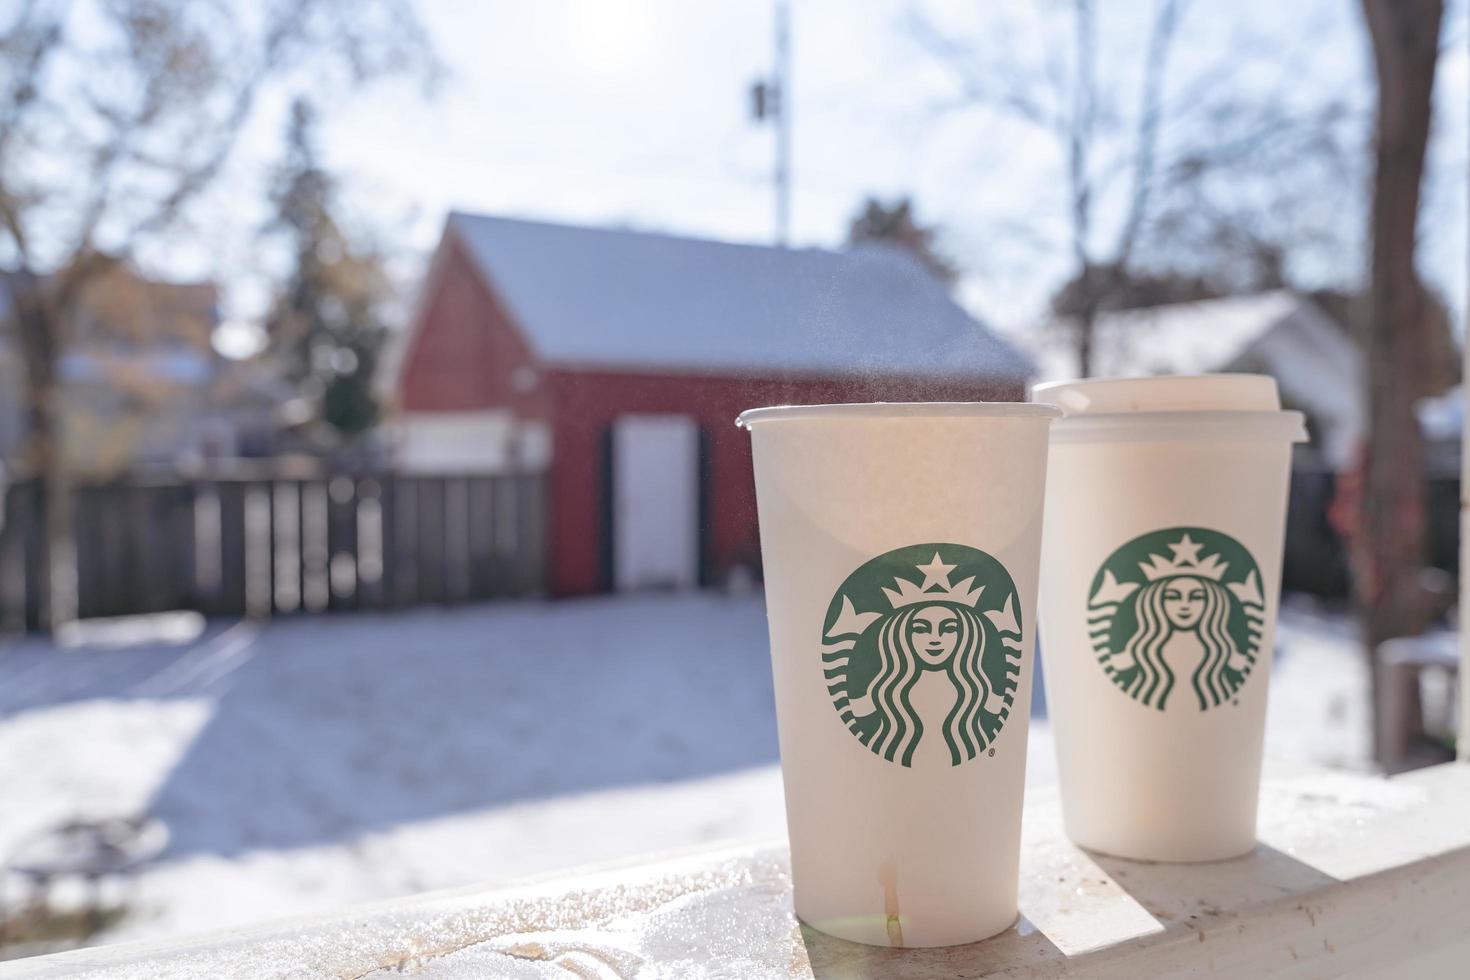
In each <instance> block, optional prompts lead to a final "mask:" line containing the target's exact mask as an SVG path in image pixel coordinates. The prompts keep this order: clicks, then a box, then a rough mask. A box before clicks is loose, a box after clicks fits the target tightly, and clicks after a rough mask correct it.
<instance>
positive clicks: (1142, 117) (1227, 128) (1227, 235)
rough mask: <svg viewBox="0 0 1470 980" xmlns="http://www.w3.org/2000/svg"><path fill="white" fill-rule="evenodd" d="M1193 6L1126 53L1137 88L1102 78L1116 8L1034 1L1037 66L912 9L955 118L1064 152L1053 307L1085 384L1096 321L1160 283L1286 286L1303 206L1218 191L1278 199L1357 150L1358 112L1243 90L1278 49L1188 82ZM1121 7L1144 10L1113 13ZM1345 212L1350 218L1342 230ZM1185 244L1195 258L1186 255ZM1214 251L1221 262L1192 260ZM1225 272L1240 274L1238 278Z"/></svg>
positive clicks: (1150, 22)
mask: <svg viewBox="0 0 1470 980" xmlns="http://www.w3.org/2000/svg"><path fill="white" fill-rule="evenodd" d="M1189 6H1190V5H1189V3H1188V0H1155V3H1154V4H1153V6H1152V8H1151V13H1150V16H1149V17H1148V18H1147V20H1146V25H1145V27H1144V28H1143V33H1142V34H1141V35H1140V36H1139V42H1140V43H1139V44H1138V45H1137V46H1136V47H1133V48H1129V49H1128V61H1129V63H1130V64H1132V63H1134V62H1136V63H1138V64H1139V66H1140V70H1139V74H1138V76H1137V87H1136V89H1134V88H1132V87H1131V86H1129V88H1128V89H1127V91H1126V92H1125V91H1124V89H1123V87H1122V86H1120V85H1119V84H1117V82H1116V80H1115V79H1114V78H1111V77H1105V76H1104V74H1103V72H1102V68H1101V66H1100V61H1101V59H1102V51H1103V47H1102V45H1100V39H1099V29H1098V17H1099V11H1100V10H1101V9H1102V8H1101V7H1100V6H1099V5H1097V4H1096V3H1095V2H1094V0H1069V2H1066V3H1056V4H1045V3H1042V2H1040V0H1033V3H1032V4H1030V5H1029V10H1030V13H1031V14H1032V15H1034V16H1035V18H1036V19H1037V21H1038V22H1039V24H1040V31H1041V34H1042V38H1043V39H1042V41H1041V43H1040V44H1039V45H1038V47H1039V48H1040V49H1041V50H1042V52H1043V54H1042V55H1041V56H1040V60H1039V63H1038V62H1036V61H1034V60H1033V61H1032V62H1027V61H1025V60H1024V59H1023V57H1022V56H1021V55H1019V54H1017V52H1016V51H1015V50H1014V49H1015V48H1016V47H1017V45H1016V44H1015V43H1014V39H1013V38H1012V37H1011V36H1009V33H1008V32H1007V31H1006V30H1005V29H1004V25H1002V26H1001V28H1000V29H997V28H996V26H995V25H988V26H987V36H985V37H982V38H973V37H964V36H957V35H956V33H955V32H953V31H951V30H946V29H944V28H942V27H940V26H938V25H937V24H936V23H935V22H934V21H933V20H932V19H931V18H930V17H929V16H928V15H927V14H925V13H924V11H923V9H922V8H921V7H915V8H913V9H912V10H911V12H910V16H909V25H910V33H911V34H912V36H913V37H914V38H915V40H916V41H917V42H918V43H919V44H920V45H922V46H923V47H924V48H925V50H927V51H928V52H930V53H931V54H932V55H933V56H934V57H935V58H936V59H938V61H939V62H940V63H941V64H943V65H945V66H947V67H948V68H949V69H950V70H951V73H952V76H953V78H954V80H955V82H956V85H957V88H958V93H959V94H958V100H957V103H956V106H957V107H959V108H974V107H981V108H985V109H988V110H990V111H992V112H995V113H999V114H1001V115H1002V116H1003V117H1004V118H1005V119H1007V120H1010V121H1014V122H1019V123H1020V124H1022V125H1023V126H1025V127H1027V128H1029V129H1031V130H1032V131H1034V132H1039V133H1041V134H1042V135H1043V136H1044V137H1045V138H1046V139H1048V140H1050V141H1051V142H1052V145H1053V146H1054V147H1055V148H1056V151H1057V152H1056V154H1055V158H1056V160H1057V161H1058V164H1059V166H1058V169H1057V178H1058V179H1057V183H1058V184H1059V185H1061V186H1064V187H1065V189H1066V194H1065V206H1064V210H1065V226H1066V236H1067V248H1068V251H1069V252H1070V254H1071V260H1072V261H1071V265H1072V272H1071V274H1070V275H1069V276H1068V279H1067V282H1066V284H1065V286H1064V287H1063V288H1062V289H1060V290H1058V292H1057V303H1056V304H1055V306H1056V311H1057V312H1058V313H1060V314H1064V315H1065V316H1067V317H1068V318H1069V321H1070V325H1071V327H1072V330H1073V335H1072V339H1073V342H1074V343H1075V347H1076V351H1077V362H1078V369H1079V373H1080V374H1081V375H1083V376H1086V375H1089V374H1091V373H1092V369H1093V365H1094V360H1095V358H1094V353H1095V352H1094V344H1095V325H1096V321H1097V317H1098V314H1099V313H1100V312H1102V311H1104V310H1106V309H1109V308H1112V307H1113V306H1115V305H1116V304H1117V302H1119V301H1121V300H1124V299H1126V298H1127V297H1128V296H1129V295H1132V294H1133V293H1135V292H1136V291H1137V289H1136V284H1137V282H1139V281H1140V280H1142V279H1147V278H1148V277H1149V276H1150V275H1154V276H1156V277H1159V276H1160V274H1175V275H1178V276H1182V277H1184V278H1191V277H1192V278H1194V279H1197V280H1199V281H1201V282H1208V283H1218V284H1219V288H1230V286H1231V285H1232V284H1238V285H1241V286H1244V287H1245V288H1253V287H1256V286H1258V285H1260V284H1278V283H1279V282H1280V281H1281V280H1282V279H1283V278H1284V271H1283V266H1284V258H1283V252H1284V250H1285V248H1286V247H1287V243H1286V241H1285V239H1287V238H1292V239H1296V238H1298V237H1300V236H1302V235H1304V234H1307V233H1308V231H1309V226H1308V225H1307V224H1306V223H1304V222H1298V223H1296V224H1295V225H1289V224H1288V225H1281V224H1279V222H1278V224H1276V225H1274V226H1273V224H1272V221H1271V219H1272V216H1273V215H1275V214H1279V213H1281V212H1282V211H1283V210H1287V211H1288V212H1289V210H1290V209H1283V207H1282V203H1283V202H1282V201H1281V200H1280V199H1279V197H1278V199H1276V200H1271V201H1264V200H1253V199H1252V196H1251V195H1246V194H1240V193H1237V194H1235V195H1234V196H1233V198H1232V197H1231V195H1228V194H1227V195H1223V197H1224V198H1226V199H1227V200H1226V202H1225V203H1223V204H1222V202H1221V200H1220V199H1219V198H1220V197H1221V196H1217V195H1214V194H1212V193H1211V190H1212V188H1213V187H1214V186H1216V185H1218V184H1221V183H1226V184H1234V185H1236V186H1239V185H1241V184H1243V183H1244V182H1246V181H1248V180H1249V181H1252V182H1253V183H1254V184H1255V185H1257V186H1268V187H1272V188H1276V187H1280V186H1283V184H1284V181H1285V179H1286V177H1285V175H1286V174H1288V173H1290V174H1293V175H1302V174H1305V173H1306V169H1305V168H1307V167H1308V166H1310V167H1312V168H1318V167H1320V166H1321V165H1323V162H1324V161H1326V163H1327V164H1328V165H1331V164H1332V163H1333V162H1334V161H1340V160H1341V158H1342V157H1343V155H1344V154H1343V153H1342V151H1341V137H1342V135H1343V133H1342V130H1343V129H1344V128H1345V127H1344V126H1343V119H1344V116H1345V110H1344V109H1343V107H1342V106H1341V104H1340V103H1338V102H1337V101H1336V100H1334V99H1331V98H1329V99H1327V100H1325V102H1324V103H1323V104H1321V105H1314V106H1311V107H1309V108H1303V109H1295V110H1292V109H1287V108H1284V107H1283V106H1281V105H1280V104H1278V102H1277V101H1276V100H1274V99H1272V98H1268V97H1258V98H1255V99H1249V98H1242V97H1240V96H1239V95H1238V94H1236V92H1235V90H1234V89H1233V88H1232V85H1231V81H1232V79H1233V78H1234V75H1235V73H1236V72H1239V71H1240V70H1241V68H1242V64H1243V63H1244V62H1245V61H1247V60H1251V61H1269V60H1270V56H1269V55H1268V54H1267V53H1266V52H1264V51H1255V52H1251V53H1250V56H1249V57H1247V56H1246V55H1245V54H1243V53H1241V52H1238V51H1229V52H1227V54H1228V57H1224V58H1222V59H1221V61H1220V62H1219V64H1213V63H1212V64H1209V65H1205V66H1203V67H1202V66H1201V64H1200V63H1198V59H1195V60H1194V63H1192V64H1191V65H1189V66H1188V67H1189V68H1190V69H1191V70H1190V72H1189V73H1188V75H1187V76H1186V77H1182V78H1176V77H1175V76H1176V74H1177V73H1176V72H1175V71H1174V61H1175V54H1176V52H1175V48H1176V46H1177V44H1178V40H1179V37H1180V30H1181V25H1182V24H1183V23H1184V20H1185V18H1186V15H1187V14H1188V12H1189ZM1120 9H1129V10H1134V11H1136V9H1137V8H1136V7H1131V6H1130V7H1127V8H1123V7H1113V8H1109V12H1110V13H1112V12H1114V11H1116V10H1120ZM995 16H999V15H998V14H996V15H995ZM1115 47H1117V46H1116V45H1115ZM1283 60H1285V59H1283ZM1281 84H1282V85H1283V86H1285V85H1287V84H1289V80H1288V79H1285V78H1283V79H1282V81H1281ZM1308 182H1309V183H1308ZM1303 183H1304V184H1306V185H1307V186H1304V187H1303V188H1302V190H1304V191H1305V192H1308V193H1311V194H1315V195H1317V196H1318V197H1320V196H1321V189H1322V187H1323V182H1322V180H1321V178H1320V176H1319V175H1317V174H1315V173H1314V174H1312V175H1311V176H1310V177H1309V178H1305V179H1304V181H1303ZM1340 214H1341V209H1340V207H1339V208H1337V210H1336V211H1335V212H1334V213H1333V215H1332V216H1331V218H1330V220H1340ZM1184 242H1188V248H1180V247H1178V246H1179V245H1180V244H1181V243H1184ZM1206 254H1208V256H1209V261H1205V260H1204V259H1203V258H1186V259H1184V260H1183V261H1181V259H1180V256H1181V255H1190V256H1196V257H1202V256H1204V255H1206ZM1225 265H1229V266H1232V267H1234V268H1235V269H1239V270H1241V271H1240V272H1239V273H1235V274H1233V275H1232V274H1231V270H1227V269H1223V268H1221V267H1222V266H1225ZM1161 278H1165V279H1167V278H1169V275H1163V276H1162V277H1161ZM1236 280H1239V283H1235V281H1236ZM1181 281H1182V280H1181Z"/></svg>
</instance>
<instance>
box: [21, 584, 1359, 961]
mask: <svg viewBox="0 0 1470 980" xmlns="http://www.w3.org/2000/svg"><path fill="white" fill-rule="evenodd" d="M159 626H161V627H163V629H161V630H160V629H159V628H156V627H159ZM154 627H155V628H151V629H150V630H147V631H144V632H143V634H142V635H129V634H128V633H127V632H126V631H125V630H123V629H120V628H117V627H113V626H108V627H105V628H99V627H91V626H88V627H85V628H84V629H83V630H82V631H80V632H79V634H78V635H77V636H74V637H71V638H70V642H69V643H68V644H66V646H65V648H64V649H56V648H53V647H51V646H49V645H47V644H45V643H43V642H41V641H38V640H22V641H14V642H12V643H10V644H9V645H8V646H4V645H0V786H3V787H4V788H5V806H4V807H0V861H3V860H4V858H5V857H6V856H7V855H9V854H10V853H11V852H12V850H13V849H14V848H15V847H16V846H18V845H19V844H20V843H21V842H22V841H23V840H25V839H26V838H27V837H28V836H30V835H32V834H35V833H37V832H39V831H43V830H45V829H47V828H49V827H53V826H55V825H57V824H59V823H61V822H63V821H66V820H69V819H75V818H99V817H109V816H134V815H138V814H144V813H146V814H151V815H153V816H156V817H157V818H159V819H160V820H162V821H164V822H165V823H166V824H167V826H168V828H169V831H170V841H169V845H168V849H167V851H166V852H165V853H164V855H163V856H162V857H161V858H160V859H159V860H157V861H155V862H153V863H152V864H151V865H149V866H148V867H147V869H146V870H145V871H144V872H142V873H141V874H140V875H139V877H138V880H137V883H136V887H135V888H134V891H133V894H132V896H131V898H130V901H129V914H128V915H127V917H126V918H124V919H123V920H122V922H121V923H120V924H119V925H118V926H117V927H116V928H114V929H113V930H112V931H111V932H109V933H108V934H107V935H106V937H105V938H106V939H108V940H114V939H125V938H138V937H145V936H146V937H157V936H161V935H170V934H175V933H179V932H184V931H191V930H197V929H204V928H213V927H218V926H225V925H235V924H240V923H244V922H249V921H253V920H259V919H263V918H276V917H281V916H288V915H296V914H302V913H308V912H315V911H322V910H326V909H330V908H333V907H336V906H339V905H342V904H345V903H349V902H361V901H365V900H372V899H379V898H388V897H392V896H397V895H403V894H406V893H410V892H416V891H422V890H425V889H435V888H443V887H448V886H453V885H461V884H469V883H485V882H492V881H504V880H508V879H512V878H518V877H524V876H527V875H534V874H539V873H543V872H547V871H551V870H555V869H559V868H565V867H568V866H572V865H578V864H585V863H589V862H605V861H609V860H614V859H620V858H625V857H630V856H633V855H637V854H642V853H645V852H649V851H654V850H664V849H670V848H679V847H685V846H689V845H696V844H703V843H708V842H712V841H716V840H723V839H731V838H750V837H770V836H776V835H780V834H782V833H783V832H784V825H783V816H782V809H781V786H780V777H779V773H778V771H777V769H776V758H777V752H776V736H775V719H774V709H773V705H772V703H771V690H770V671H769V666H768V664H767V659H766V658H767V653H766V635H765V620H764V614H763V609H762V605H761V603H760V601H759V600H758V599H757V598H752V597H741V598H727V597H722V596H714V595H690V596H663V597H652V596H651V597H643V598H636V599H623V598H617V599H613V598H609V599H596V600H586V601H579V602H563V603H556V604H552V603H524V604H504V605H494V606H485V607H479V608H468V609H462V610H454V611H418V612H413V613H403V614H397V615H366V614H364V615H356V616H334V617H321V618H303V619H296V620H283V621H277V622H273V623H269V624H256V623H227V622H222V623H212V624H209V625H208V626H207V627H206V628H203V630H202V631H201V630H200V629H199V628H197V626H195V627H193V628H191V621H190V620H189V619H188V618H186V617H185V618H179V617H176V618H175V619H173V620H165V621H163V622H162V623H155V624H154ZM1278 646H1279V650H1280V654H1281V655H1280V657H1279V660H1278V663H1277V666H1276V669H1275V671H1274V674H1273V679H1272V692H1271V709H1270V717H1269V732H1268V736H1267V746H1268V752H1270V753H1271V754H1273V755H1275V756H1278V757H1286V758H1290V759H1297V760H1301V761H1307V762H1316V763H1319V764H1327V765H1333V766H1345V767H1352V768H1363V767H1364V766H1366V759H1367V753H1368V729H1367V704H1366V700H1365V699H1366V680H1365V675H1364V672H1363V669H1362V665H1361V659H1360V657H1359V656H1358V654H1357V650H1356V647H1355V646H1354V641H1353V633H1352V630H1351V628H1350V626H1349V624H1347V623H1346V622H1344V621H1343V620H1341V619H1340V618H1336V617H1332V616H1327V615H1322V614H1318V613H1316V612H1314V611H1313V610H1312V609H1311V608H1310V607H1306V606H1291V605H1290V604H1289V608H1288V610H1287V611H1286V612H1285V613H1283V621H1282V624H1281V628H1280V630H1279V636H1278ZM1033 732H1034V737H1033V739H1032V742H1031V751H1030V756H1029V758H1030V768H1029V771H1028V778H1029V779H1031V780H1040V781H1044V780H1047V779H1049V778H1050V774H1051V770H1052V758H1051V753H1052V748H1051V742H1050V738H1049V733H1048V731H1047V728H1046V725H1045V722H1044V720H1042V719H1038V724H1037V725H1036V726H1035V728H1034V729H1033ZM0 958H3V953H0Z"/></svg>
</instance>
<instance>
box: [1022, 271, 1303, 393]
mask: <svg viewBox="0 0 1470 980" xmlns="http://www.w3.org/2000/svg"><path fill="white" fill-rule="evenodd" d="M1304 305H1307V306H1309V308H1310V310H1311V312H1312V313H1313V314H1314V315H1316V316H1322V315H1323V314H1321V313H1320V312H1317V311H1316V309H1315V307H1312V306H1310V304H1308V303H1307V301H1304V300H1303V299H1302V298H1301V297H1299V296H1296V295H1295V294H1293V293H1291V292H1289V291H1286V290H1275V291H1272V292H1266V293H1256V294H1254V295H1250V296H1228V297H1225V298H1223V299H1209V300H1200V301H1198V302H1194V303H1170V304H1168V305H1166V306H1154V307H1147V308H1144V309H1136V310H1120V311H1118V312H1114V313H1104V314H1102V315H1101V316H1099V317H1098V318H1097V322H1096V324H1095V326H1094V331H1095V332H1094V335H1093V370H1092V373H1093V374H1095V375H1100V376H1101V375H1109V376H1115V377H1135V376H1140V375H1151V374H1203V373H1207V372H1210V371H1220V370H1223V369H1224V368H1225V367H1227V366H1228V365H1229V364H1230V363H1231V362H1232V361H1234V360H1235V358H1236V357H1238V356H1239V355H1240V354H1241V353H1243V352H1244V351H1245V350H1246V348H1248V347H1249V346H1250V345H1251V344H1253V343H1254V342H1255V341H1256V340H1257V339H1259V338H1260V337H1261V336H1263V335H1264V334H1265V333H1266V332H1267V331H1268V330H1270V329H1271V328H1272V327H1274V326H1276V325H1277V324H1278V323H1280V322H1281V321H1282V320H1283V319H1285V318H1286V317H1289V316H1292V315H1294V314H1298V313H1301V312H1302V310H1303V306H1304ZM1011 339H1012V340H1016V341H1018V342H1020V343H1022V344H1024V346H1026V347H1027V348H1028V349H1029V350H1030V353H1031V354H1032V356H1033V357H1035V358H1036V361H1037V366H1038V368H1039V372H1040V376H1039V378H1038V380H1039V381H1064V380H1068V379H1070V378H1075V377H1076V376H1077V344H1076V338H1075V335H1074V334H1073V331H1072V322H1071V321H1070V320H1068V319H1060V320H1052V321H1050V322H1048V323H1044V324H1041V325H1038V326H1032V327H1031V328H1029V329H1028V331H1027V332H1026V333H1025V334H1024V335H1020V334H1016V335H1012V337H1011Z"/></svg>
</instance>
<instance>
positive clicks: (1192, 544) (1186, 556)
mask: <svg viewBox="0 0 1470 980" xmlns="http://www.w3.org/2000/svg"><path fill="white" fill-rule="evenodd" d="M1203 547H1204V545H1202V544H1200V543H1198V542H1196V541H1192V540H1190V537H1189V534H1188V533H1187V532H1186V533H1185V535H1184V537H1182V538H1180V539H1179V540H1178V541H1175V542H1174V543H1173V544H1171V545H1169V550H1170V551H1172V552H1174V564H1176V565H1185V564H1189V565H1198V564H1199V550H1200V549H1201V548H1203Z"/></svg>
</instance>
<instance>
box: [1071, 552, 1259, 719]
mask: <svg viewBox="0 0 1470 980" xmlns="http://www.w3.org/2000/svg"><path fill="white" fill-rule="evenodd" d="M1265 617H1266V600H1265V597H1264V596H1263V595H1262V593H1261V572H1260V569H1258V568H1257V567H1256V562H1255V559H1254V558H1252V557H1251V553H1250V552H1249V551H1246V550H1245V548H1244V547H1243V546H1242V545H1241V544H1240V542H1238V541H1236V540H1235V539H1234V538H1232V537H1230V536H1229V535H1225V534H1221V533H1220V532H1219V531H1211V530H1208V529H1206V528H1202V527H1171V528H1166V529H1165V530H1162V531H1153V532H1151V533H1149V534H1144V535H1140V536H1139V537H1136V538H1134V539H1133V540H1132V541H1129V542H1128V543H1127V544H1125V545H1123V546H1122V547H1121V548H1119V549H1118V550H1117V551H1115V552H1113V553H1112V555H1111V556H1110V557H1109V558H1108V560H1107V561H1106V562H1104V563H1103V567H1102V568H1101V569H1099V570H1098V573H1097V577H1096V578H1094V579H1093V580H1092V590H1091V592H1090V593H1089V595H1088V600H1087V629H1088V635H1089V636H1090V637H1091V639H1092V646H1093V649H1094V650H1095V651H1096V652H1097V655H1098V662H1099V663H1101V664H1102V669H1103V670H1104V671H1105V672H1106V673H1107V675H1108V677H1109V678H1111V679H1112V681H1113V683H1114V684H1116V685H1118V687H1120V688H1121V689H1122V690H1123V691H1124V692H1125V693H1127V695H1128V696H1129V697H1131V698H1133V699H1134V700H1135V701H1138V702H1139V703H1140V704H1145V705H1148V706H1150V707H1153V708H1157V709H1159V710H1160V711H1163V710H1165V708H1166V707H1167V706H1168V705H1170V704H1171V703H1174V704H1177V703H1180V702H1179V701H1178V699H1177V698H1176V699H1174V700H1173V701H1171V700H1170V699H1171V696H1173V694H1174V689H1175V686H1176V685H1177V684H1178V683H1179V682H1180V681H1182V680H1185V679H1187V680H1188V682H1189V686H1190V689H1191V690H1193V692H1194V700H1195V703H1196V704H1197V705H1198V707H1199V710H1201V711H1205V710H1208V709H1209V708H1213V707H1216V706H1218V705H1220V704H1222V703H1224V702H1225V701H1228V700H1230V699H1231V698H1233V697H1234V695H1235V692H1236V691H1237V690H1238V689H1239V688H1240V686H1241V685H1242V684H1244V683H1245V680H1246V678H1247V677H1249V676H1250V672H1251V668H1252V667H1254V666H1255V663H1256V656H1257V654H1258V652H1259V650H1260V645H1261V629H1262V624H1263V623H1264V622H1265ZM1183 703H1188V702H1187V701H1185V702H1183Z"/></svg>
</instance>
